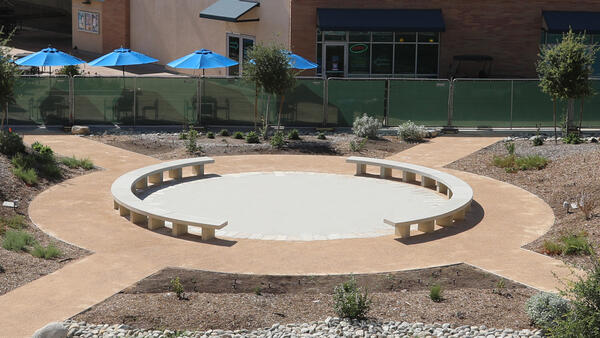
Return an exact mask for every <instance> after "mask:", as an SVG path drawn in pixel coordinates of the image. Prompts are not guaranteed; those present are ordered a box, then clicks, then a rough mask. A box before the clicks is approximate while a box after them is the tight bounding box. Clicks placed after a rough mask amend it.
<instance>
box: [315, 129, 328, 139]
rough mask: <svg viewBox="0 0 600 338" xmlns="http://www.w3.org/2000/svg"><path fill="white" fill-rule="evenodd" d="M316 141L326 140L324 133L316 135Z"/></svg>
mask: <svg viewBox="0 0 600 338" xmlns="http://www.w3.org/2000/svg"><path fill="white" fill-rule="evenodd" d="M317 139H319V140H325V139H327V137H326V136H325V133H324V132H322V131H320V132H319V133H318V134H317Z"/></svg>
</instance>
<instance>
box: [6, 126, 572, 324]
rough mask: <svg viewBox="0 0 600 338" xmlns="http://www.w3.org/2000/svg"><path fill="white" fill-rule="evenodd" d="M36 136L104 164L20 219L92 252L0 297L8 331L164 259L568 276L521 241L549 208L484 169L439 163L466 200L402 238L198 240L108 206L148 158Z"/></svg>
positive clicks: (422, 155)
mask: <svg viewBox="0 0 600 338" xmlns="http://www.w3.org/2000/svg"><path fill="white" fill-rule="evenodd" d="M35 140H39V141H40V142H42V143H44V144H48V145H50V146H51V147H52V148H53V149H54V150H55V151H56V152H58V153H60V154H64V155H76V156H80V157H84V156H88V157H90V158H91V159H92V160H93V161H94V163H95V164H97V165H99V166H101V167H103V168H104V170H101V171H97V172H94V173H92V174H89V175H85V176H80V177H77V178H75V179H72V180H69V181H66V182H64V183H61V184H59V185H56V186H54V187H52V188H50V189H48V190H47V191H44V192H43V193H41V194H40V195H39V196H38V197H37V198H36V199H35V200H34V201H33V202H32V203H31V205H30V208H29V214H30V217H31V219H32V220H33V222H35V223H36V224H37V225H38V226H39V227H40V228H41V229H42V230H44V231H46V232H48V233H50V234H52V235H54V236H56V237H57V238H60V239H62V240H65V241H67V242H70V243H73V244H75V245H78V246H81V247H84V248H86V249H89V250H91V251H93V252H94V254H93V255H91V256H89V257H86V258H84V259H82V260H79V261H77V262H74V263H72V264H69V265H67V266H65V267H64V268H62V269H61V270H58V271H56V272H54V273H52V274H50V275H48V276H45V277H42V278H40V279H38V280H36V281H34V282H31V283H29V284H27V285H25V286H23V287H20V288H18V289H16V290H14V291H12V292H10V293H7V294H5V295H3V296H0V327H2V332H3V334H8V335H10V336H26V335H29V334H31V333H32V332H33V331H34V330H35V329H37V328H39V327H41V326H43V325H45V324H46V323H48V322H50V321H55V320H62V319H65V318H68V317H70V316H73V315H75V314H77V313H78V312H80V311H82V310H84V309H86V308H88V307H90V306H92V305H94V304H96V303H98V302H100V301H102V300H104V299H105V298H107V297H109V296H111V295H112V294H114V293H116V292H118V291H119V290H121V289H123V288H125V287H127V286H128V285H130V284H132V283H134V282H136V281H138V280H139V279H141V278H144V277H145V276H147V275H149V274H151V273H153V272H155V271H157V270H159V269H161V268H164V267H166V266H178V267H184V268H193V269H204V270H213V271H224V272H239V273H260V274H335V273H350V272H353V273H362V272H382V271H394V270H404V269H413V268H422V267H430V266H439V265H443V264H451V263H458V262H465V263H468V264H472V265H475V266H478V267H480V268H482V269H485V270H489V271H492V272H494V273H497V274H500V275H502V276H504V277H506V278H510V279H513V280H516V281H519V282H521V283H524V284H528V285H531V286H535V287H537V288H540V289H544V290H554V289H555V288H556V287H557V285H558V283H557V280H556V279H555V278H554V277H553V275H552V273H553V272H556V273H557V274H558V275H559V276H567V275H568V270H567V269H565V268H564V266H563V264H562V263H561V262H560V261H558V260H554V259H551V258H549V257H546V256H542V255H539V254H536V253H532V252H529V251H526V250H523V249H521V246H522V245H524V244H526V243H528V242H530V241H532V240H534V239H535V238H537V237H539V236H540V235H541V234H543V233H544V232H545V231H547V229H548V228H549V227H550V226H551V225H552V224H553V222H554V216H553V213H552V210H551V209H550V207H549V206H548V205H547V204H546V203H544V202H543V201H542V200H540V199H539V198H537V197H536V196H534V195H532V194H531V193H529V192H527V191H525V190H522V189H520V188H518V187H515V186H512V185H509V184H506V183H502V182H499V181H496V180H493V179H490V178H486V177H482V176H478V175H473V174H469V173H464V172H458V171H452V170H448V171H449V172H452V173H453V174H455V175H457V176H458V177H460V178H462V179H464V180H465V181H467V182H468V183H469V184H471V186H472V187H473V190H474V193H475V201H476V203H474V205H473V208H472V212H471V213H470V214H469V215H468V217H467V219H466V220H465V222H463V223H461V224H459V225H456V226H455V227H453V228H447V229H443V230H440V231H437V232H436V233H434V234H428V235H417V236H413V237H411V238H410V239H407V240H397V239H395V238H394V237H392V236H384V237H378V238H364V239H345V240H332V241H313V242H278V241H262V240H249V239H248V240H230V239H227V238H223V239H218V240H216V241H214V242H211V243H202V242H199V241H197V240H196V239H195V237H193V236H189V237H185V238H183V239H182V238H173V237H170V236H165V235H163V234H160V233H157V232H152V231H149V230H147V229H144V228H142V227H139V226H136V225H133V224H132V223H130V222H128V221H127V220H126V219H124V218H122V217H120V216H119V215H118V213H117V212H115V211H114V210H113V209H112V199H111V196H110V191H109V188H110V185H111V183H112V182H113V180H114V179H116V178H117V177H118V176H120V175H121V174H123V173H125V172H127V171H129V170H132V169H134V168H139V167H142V166H145V165H149V164H152V163H156V162H158V160H156V159H153V158H150V157H147V156H143V155H139V154H136V153H132V152H128V151H125V150H122V149H118V148H114V147H111V146H108V145H104V144H101V143H97V142H94V141H91V140H89V139H85V138H77V137H75V136H28V137H26V141H27V142H33V141H35ZM497 140H498V139H496V138H461V137H440V138H436V139H434V140H432V141H431V142H429V143H425V144H422V145H419V146H416V147H413V148H411V149H409V150H407V151H405V152H402V153H400V154H397V155H395V156H393V157H392V158H393V159H395V160H401V161H407V162H412V163H417V164H421V165H426V166H431V167H440V166H443V165H445V164H447V163H450V162H452V161H454V160H456V159H458V158H460V157H463V156H466V155H468V154H469V153H471V152H474V151H476V150H478V149H480V148H481V147H484V146H487V145H489V144H492V143H494V142H496V141H497ZM215 160H216V163H215V164H214V165H209V166H207V168H206V169H207V172H208V173H219V174H223V173H233V172H246V171H270V170H281V171H287V170H290V171H291V170H296V171H313V172H330V173H341V174H353V173H354V166H353V165H350V164H346V163H345V162H344V158H342V157H331V156H302V155H299V156H296V155H251V156H226V157H216V158H215ZM443 170H446V169H443ZM243 193H245V194H251V193H256V194H260V193H264V192H261V191H257V192H243ZM324 193H326V192H324ZM337 209H338V210H339V208H337ZM340 212H343V210H340Z"/></svg>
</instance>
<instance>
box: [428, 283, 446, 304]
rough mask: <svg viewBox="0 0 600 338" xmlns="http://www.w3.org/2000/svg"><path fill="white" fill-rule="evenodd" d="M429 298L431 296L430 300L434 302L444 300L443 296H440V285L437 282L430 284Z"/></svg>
mask: <svg viewBox="0 0 600 338" xmlns="http://www.w3.org/2000/svg"><path fill="white" fill-rule="evenodd" d="M429 298H431V300H432V301H434V302H436V303H439V302H441V301H442V300H444V298H443V297H442V286H441V285H439V284H433V285H432V286H430V287H429Z"/></svg>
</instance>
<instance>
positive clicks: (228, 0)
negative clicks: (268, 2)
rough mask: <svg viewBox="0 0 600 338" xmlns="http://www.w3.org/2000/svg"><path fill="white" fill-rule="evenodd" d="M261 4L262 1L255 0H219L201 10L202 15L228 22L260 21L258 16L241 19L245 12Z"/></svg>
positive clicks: (202, 16) (206, 17)
mask: <svg viewBox="0 0 600 338" xmlns="http://www.w3.org/2000/svg"><path fill="white" fill-rule="evenodd" d="M259 6H260V3H259V2H258V1H253V0H217V2H215V3H214V4H212V5H210V6H208V7H207V8H206V9H205V10H203V11H202V12H200V17H201V18H205V19H212V20H220V21H228V22H251V21H259V19H258V18H244V19H240V18H241V17H242V16H243V15H244V14H246V13H248V12H250V11H251V10H252V9H253V8H255V7H259Z"/></svg>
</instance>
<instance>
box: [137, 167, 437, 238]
mask: <svg viewBox="0 0 600 338" xmlns="http://www.w3.org/2000/svg"><path fill="white" fill-rule="evenodd" d="M445 201H447V199H446V198H444V197H443V195H441V194H438V193H436V192H435V191H433V190H431V189H426V188H422V187H420V186H417V185H413V184H405V183H401V182H398V181H390V180H383V179H378V178H372V177H358V176H349V175H338V174H324V173H312V172H252V173H241V174H229V175H223V176H213V177H207V178H203V179H200V180H192V181H187V182H183V183H177V184H175V183H174V184H169V185H166V186H161V187H159V188H157V190H155V191H151V192H150V193H149V194H148V195H147V196H146V197H145V198H144V204H148V205H149V206H153V207H157V208H160V209H162V210H169V211H174V212H176V213H181V214H185V215H197V216H202V217H207V218H214V219H224V220H225V219H226V220H228V221H229V224H228V225H227V226H226V227H225V228H223V229H222V230H217V232H216V234H217V236H220V237H231V238H251V239H265V240H302V241H310V240H332V239H343V238H365V237H377V236H384V235H390V234H393V233H394V228H393V227H392V226H389V225H386V224H384V223H383V218H384V217H390V216H394V215H402V214H404V213H408V212H410V211H411V210H415V209H421V210H423V209H425V210H431V213H432V214H433V213H435V209H436V208H439V206H440V205H441V204H442V203H444V202H445ZM194 229H195V228H190V232H192V233H193V232H194Z"/></svg>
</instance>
